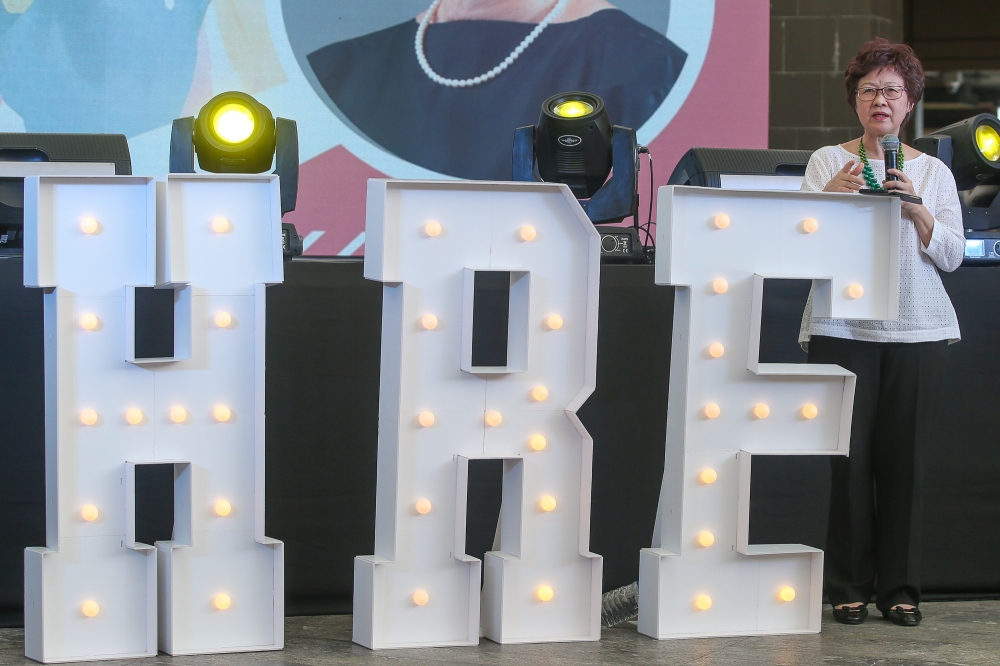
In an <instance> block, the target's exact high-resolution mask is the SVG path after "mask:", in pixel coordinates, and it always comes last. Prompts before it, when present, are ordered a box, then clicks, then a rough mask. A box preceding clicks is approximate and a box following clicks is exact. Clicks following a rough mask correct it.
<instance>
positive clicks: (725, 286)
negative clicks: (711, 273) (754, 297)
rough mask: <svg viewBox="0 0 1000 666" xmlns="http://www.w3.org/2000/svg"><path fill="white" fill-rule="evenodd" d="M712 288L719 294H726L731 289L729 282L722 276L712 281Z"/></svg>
mask: <svg viewBox="0 0 1000 666" xmlns="http://www.w3.org/2000/svg"><path fill="white" fill-rule="evenodd" d="M712 289H713V290H714V291H715V293H717V294H724V293H726V292H727V291H728V290H729V283H728V282H726V281H725V280H724V279H722V278H718V279H717V280H715V281H714V282H712Z"/></svg>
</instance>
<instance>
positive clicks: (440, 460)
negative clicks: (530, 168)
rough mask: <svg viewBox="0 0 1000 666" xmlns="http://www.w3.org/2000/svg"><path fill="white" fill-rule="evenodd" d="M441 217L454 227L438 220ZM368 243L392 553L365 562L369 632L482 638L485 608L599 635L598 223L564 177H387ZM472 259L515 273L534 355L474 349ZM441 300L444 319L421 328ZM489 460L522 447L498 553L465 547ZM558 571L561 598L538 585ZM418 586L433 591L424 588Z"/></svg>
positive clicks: (357, 594) (492, 630)
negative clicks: (549, 320)
mask: <svg viewBox="0 0 1000 666" xmlns="http://www.w3.org/2000/svg"><path fill="white" fill-rule="evenodd" d="M430 221H435V222H438V223H439V224H440V225H441V227H442V231H441V233H440V235H438V236H436V237H431V236H428V235H427V234H426V233H425V231H424V228H425V225H426V224H427V223H428V222H430ZM524 225H531V226H533V227H535V229H536V230H537V236H536V237H535V239H534V240H532V241H524V240H522V239H521V237H520V236H519V230H520V229H521V227H522V226H524ZM366 240H367V252H366V255H365V277H367V278H368V279H372V280H378V281H381V282H383V283H384V285H385V286H384V288H383V326H382V374H381V388H380V405H379V458H378V490H377V508H376V532H375V553H374V555H371V556H362V557H358V558H356V559H355V569H354V572H355V576H354V604H355V608H354V641H355V642H357V643H360V644H362V645H364V646H366V647H369V648H372V649H379V648H393V647H409V646H434V645H475V644H477V643H478V642H479V636H480V619H482V629H483V633H484V635H485V636H486V637H488V638H490V639H492V640H494V641H497V642H503V643H517V642H543V641H572V640H597V639H599V638H600V593H601V572H602V563H603V560H602V559H601V557H600V556H598V555H594V554H593V553H590V552H589V542H590V529H589V526H590V484H591V461H592V450H593V441H592V439H591V438H590V436H589V435H588V434H587V432H586V430H585V429H584V428H583V426H582V424H581V423H580V422H579V420H578V419H577V417H576V410H577V409H578V408H579V407H580V405H581V404H582V403H583V402H584V401H585V400H586V398H587V397H588V396H589V395H590V393H591V392H592V391H593V388H594V378H595V373H596V358H597V299H598V279H599V268H600V266H599V260H600V248H599V245H598V243H599V237H598V235H597V232H596V231H595V230H594V227H593V225H592V224H591V223H590V221H589V220H588V219H587V217H586V215H585V214H584V212H583V210H582V209H581V208H580V206H579V204H578V203H577V202H576V200H575V199H574V198H573V196H572V195H571V194H570V192H569V190H568V189H567V188H566V187H565V186H562V185H553V184H534V183H531V184H529V183H489V182H449V181H392V180H372V181H369V189H368V221H367V228H366ZM467 269H473V270H476V269H478V270H484V269H487V270H488V269H492V270H509V271H512V272H513V273H514V274H515V276H514V277H515V279H516V280H515V281H516V282H517V284H516V285H514V288H513V291H514V292H515V293H513V294H512V296H513V297H514V298H513V300H512V313H511V326H512V327H514V328H518V327H520V326H522V325H523V326H524V327H525V328H526V330H527V340H526V343H525V345H524V350H523V351H524V355H523V357H517V355H516V354H514V355H511V356H509V361H514V360H518V362H517V363H510V364H509V366H508V367H505V368H488V369H481V368H476V367H472V366H470V365H468V363H467V362H466V358H465V354H464V353H463V344H462V343H463V330H464V331H465V332H466V335H469V332H468V331H469V329H470V322H469V321H468V317H469V316H471V307H470V306H469V303H467V302H466V300H465V298H464V296H463V294H464V293H465V284H466V279H467V278H466V272H467ZM519 289H523V293H522V292H520V291H518V290H519ZM518 299H523V302H522V303H521V306H518V304H517V303H514V302H513V301H517V300H518ZM521 307H523V309H521ZM519 312H521V313H523V315H522V314H518V313H519ZM425 314H434V315H435V316H437V318H438V325H437V327H435V328H434V329H432V330H426V329H424V328H423V327H421V326H419V325H418V322H419V321H420V319H421V318H422V317H423V315H425ZM550 314H560V315H561V316H562V317H563V319H564V322H565V323H564V325H563V326H562V328H560V329H558V330H549V329H548V328H546V327H545V325H544V320H545V318H546V317H547V316H548V315H550ZM512 333H513V332H512ZM518 339H519V338H518V337H517V336H516V335H512V336H511V341H512V344H514V345H515V346H517V345H518V344H519V343H518V342H517V340H518ZM515 357H517V358H515ZM522 359H523V365H522V364H521V363H520V360H522ZM463 364H465V365H466V368H467V369H468V370H470V371H469V372H466V371H463V369H462V367H463ZM538 385H543V386H545V387H546V388H547V389H548V398H547V399H546V400H544V401H541V402H538V401H534V400H532V399H531V397H530V393H531V390H532V388H533V387H535V386H538ZM491 410H496V411H499V412H501V413H502V415H503V421H502V423H501V424H500V425H499V426H496V427H489V426H487V425H485V421H484V416H485V413H486V412H487V411H491ZM423 411H430V412H433V413H434V415H435V421H434V424H433V426H431V427H421V426H420V425H419V424H418V421H417V418H418V415H419V413H420V412H423ZM534 434H542V435H544V436H545V437H546V438H547V442H548V443H547V446H546V447H545V448H544V449H543V450H541V451H535V450H533V449H532V448H531V447H530V446H529V445H528V440H529V438H530V437H531V436H532V435H534ZM482 458H494V459H503V460H504V499H503V508H502V511H501V529H500V544H499V549H498V550H497V551H495V552H490V553H487V554H486V557H485V562H484V563H481V562H480V561H479V560H478V559H475V558H471V557H469V556H467V555H466V554H465V553H464V552H463V551H464V547H465V512H466V490H467V479H468V476H467V470H468V461H469V460H472V459H482ZM543 495H552V496H553V497H555V498H556V500H557V507H556V509H555V510H554V511H551V512H545V511H543V510H541V509H540V507H539V500H540V499H541V497H542V496H543ZM421 498H424V499H428V500H430V502H431V504H432V509H431V511H430V512H429V513H428V514H426V515H422V514H419V513H418V512H417V511H416V510H415V509H414V504H415V502H416V501H417V500H418V499H421ZM481 566H485V584H484V586H483V589H482V597H481V598H480V583H479V581H480V567H481ZM543 585H547V586H550V587H551V588H552V589H553V591H554V596H553V598H552V600H551V601H547V602H542V601H540V600H539V599H538V598H537V596H536V593H537V590H538V588H539V587H540V586H543ZM417 590H424V591H426V592H427V593H428V595H429V602H428V603H427V604H425V605H422V606H418V605H417V604H415V603H414V601H413V599H412V595H413V593H414V592H415V591H417Z"/></svg>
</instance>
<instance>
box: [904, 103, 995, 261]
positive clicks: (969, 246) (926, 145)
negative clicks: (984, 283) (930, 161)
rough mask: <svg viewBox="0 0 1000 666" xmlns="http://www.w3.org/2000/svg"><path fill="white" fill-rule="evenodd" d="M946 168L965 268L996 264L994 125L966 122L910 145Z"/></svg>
mask: <svg viewBox="0 0 1000 666" xmlns="http://www.w3.org/2000/svg"><path fill="white" fill-rule="evenodd" d="M913 146H914V148H916V149H918V150H920V151H922V152H925V153H927V154H928V155H932V156H934V157H937V158H938V159H939V160H941V161H942V162H944V163H945V164H946V165H947V166H948V168H950V169H951V172H952V174H954V176H955V184H956V185H957V186H958V198H959V201H960V202H961V205H962V225H963V226H964V227H965V239H966V240H965V260H964V261H963V262H962V264H963V265H967V266H990V265H997V264H1000V196H998V194H1000V120H998V119H997V118H996V117H995V116H992V115H990V114H988V113H981V114H979V115H978V116H974V117H972V118H966V119H965V120H963V121H961V122H957V123H955V124H954V125H948V126H947V127H943V128H941V129H939V130H937V131H936V132H932V133H930V134H928V135H927V136H923V137H921V138H919V139H917V140H915V141H914V142H913Z"/></svg>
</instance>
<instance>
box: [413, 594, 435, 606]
mask: <svg viewBox="0 0 1000 666" xmlns="http://www.w3.org/2000/svg"><path fill="white" fill-rule="evenodd" d="M430 600H431V595H429V594H427V591H426V590H417V591H416V592H414V593H413V603H415V604H416V605H418V606H423V605H425V604H426V603H427V602H428V601H430Z"/></svg>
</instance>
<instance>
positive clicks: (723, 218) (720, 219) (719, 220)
mask: <svg viewBox="0 0 1000 666" xmlns="http://www.w3.org/2000/svg"><path fill="white" fill-rule="evenodd" d="M714 223H715V228H716V229H725V228H726V227H728V226H729V216H728V215H726V214H725V213H719V214H718V215H716V216H715V220H714Z"/></svg>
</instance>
